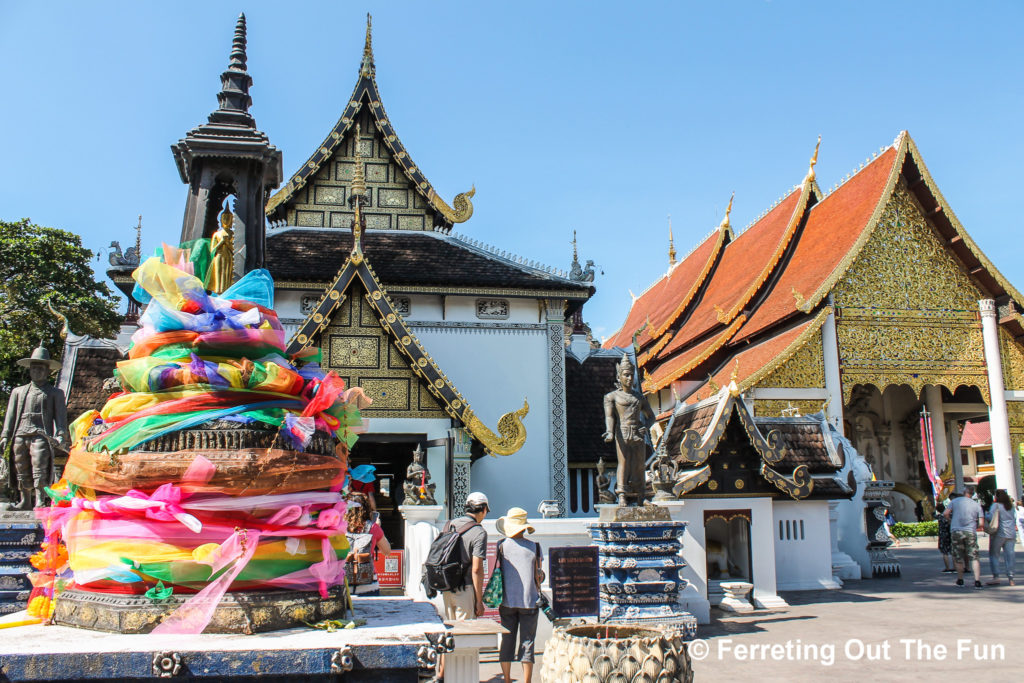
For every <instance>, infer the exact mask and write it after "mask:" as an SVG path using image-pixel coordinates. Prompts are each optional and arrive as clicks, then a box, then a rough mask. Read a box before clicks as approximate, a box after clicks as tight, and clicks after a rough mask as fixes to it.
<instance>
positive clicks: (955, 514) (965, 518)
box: [945, 486, 985, 588]
mask: <svg viewBox="0 0 1024 683" xmlns="http://www.w3.org/2000/svg"><path fill="white" fill-rule="evenodd" d="M958 493H960V495H958V496H957V497H956V498H954V499H953V500H952V501H950V503H949V507H948V508H946V513H945V514H946V518H947V519H948V520H949V530H950V535H951V540H952V543H953V562H954V563H955V564H956V585H958V586H962V585H964V569H965V566H966V564H967V563H968V562H970V563H971V571H972V572H973V573H974V587H975V588H981V562H979V561H978V532H979V531H981V520H982V519H984V518H985V515H984V513H983V512H982V509H981V506H980V505H978V503H977V502H975V500H974V499H973V498H972V497H971V496H972V495H973V494H974V487H973V486H969V487H967V489H966V491H964V492H958Z"/></svg>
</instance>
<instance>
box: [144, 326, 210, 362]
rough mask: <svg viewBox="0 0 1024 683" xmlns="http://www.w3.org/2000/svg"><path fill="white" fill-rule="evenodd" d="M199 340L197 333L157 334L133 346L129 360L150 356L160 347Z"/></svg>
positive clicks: (181, 331) (182, 331)
mask: <svg viewBox="0 0 1024 683" xmlns="http://www.w3.org/2000/svg"><path fill="white" fill-rule="evenodd" d="M198 338H199V333H198V332H192V331H191V330H174V331H173V332H157V333H156V334H154V335H151V336H149V337H146V339H144V340H143V341H142V342H140V343H138V344H135V345H133V346H132V348H131V349H130V350H129V351H128V357H129V358H132V359H134V358H142V357H144V356H149V355H152V354H153V352H154V351H156V350H157V349H158V348H160V347H161V346H164V345H167V344H181V343H188V344H191V343H193V342H194V341H195V340H196V339H198Z"/></svg>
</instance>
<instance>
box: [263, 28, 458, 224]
mask: <svg viewBox="0 0 1024 683" xmlns="http://www.w3.org/2000/svg"><path fill="white" fill-rule="evenodd" d="M364 107H367V108H368V109H369V112H370V115H371V117H372V120H373V122H374V125H375V126H376V127H377V130H379V131H380V134H381V139H382V140H383V142H384V144H385V145H386V146H387V148H388V151H390V152H391V155H392V157H393V159H394V162H395V164H397V165H398V167H399V168H401V169H402V172H403V173H404V174H405V176H406V177H407V178H408V179H409V181H410V182H411V183H412V185H413V187H414V188H415V190H416V192H418V193H419V194H420V195H421V196H422V197H423V199H424V201H426V202H427V204H428V205H429V206H430V207H431V208H432V209H433V210H434V211H435V212H436V213H437V214H439V215H440V216H441V217H443V220H442V222H443V223H444V224H446V225H447V226H448V227H450V226H451V224H453V223H462V222H465V221H467V220H469V218H470V216H472V215H473V204H472V202H471V201H470V200H471V198H472V197H473V195H474V194H475V192H476V190H475V189H471V190H470V191H469V192H464V193H462V194H459V195H456V197H455V200H454V201H453V202H452V203H453V204H454V205H455V207H454V208H453V207H452V206H450V205H449V204H448V203H447V202H445V201H444V200H443V199H441V197H440V196H439V195H438V194H437V192H436V191H435V190H434V186H433V185H431V184H430V181H429V180H427V177H426V176H425V175H424V174H423V171H422V170H420V168H419V166H417V165H416V163H415V162H414V161H413V160H412V157H411V156H410V155H409V152H408V150H406V148H405V145H404V144H402V141H401V140H400V139H399V138H398V134H397V133H396V132H395V129H394V126H392V125H391V121H390V119H388V116H387V112H385V111H384V104H383V102H382V101H381V97H380V91H379V90H378V88H377V69H376V66H375V65H374V60H373V42H372V34H371V24H370V16H369V15H367V18H366V42H365V44H364V46H363V57H362V61H361V62H360V65H359V76H358V78H357V80H356V85H355V88H353V90H352V96H351V97H350V98H349V101H348V104H347V105H346V106H345V109H344V110H343V111H342V113H341V116H340V117H339V118H338V121H337V122H336V123H335V124H334V127H333V128H331V130H330V132H329V133H328V134H327V137H325V138H324V140H323V142H322V143H320V145H319V146H318V147H317V149H316V151H315V152H313V154H312V155H311V156H310V157H309V159H307V160H306V162H305V163H304V164H302V166H301V167H299V170H297V171H296V172H295V173H294V175H292V177H291V178H290V179H289V180H288V182H287V183H286V184H285V185H284V187H282V188H281V189H280V190H278V191H277V192H276V193H275V194H274V195H273V196H272V197H271V198H270V199H269V200H268V201H267V205H266V211H267V217H268V218H270V219H271V220H274V219H283V217H284V216H283V211H282V210H283V208H284V206H285V205H286V204H287V203H288V202H289V201H290V200H291V199H292V198H293V197H295V195H296V193H297V192H299V190H301V189H302V188H303V187H305V186H306V183H307V182H308V181H309V180H310V179H311V178H312V177H313V176H314V175H316V173H317V172H318V171H319V170H320V168H321V167H322V166H323V165H324V164H325V163H327V162H328V161H329V160H330V159H331V157H333V156H334V154H335V151H337V150H338V148H339V147H341V146H342V145H343V143H344V140H345V138H346V136H347V134H348V133H349V131H350V130H352V128H353V126H355V125H356V120H357V114H359V112H360V111H361V110H362V109H363V108H364Z"/></svg>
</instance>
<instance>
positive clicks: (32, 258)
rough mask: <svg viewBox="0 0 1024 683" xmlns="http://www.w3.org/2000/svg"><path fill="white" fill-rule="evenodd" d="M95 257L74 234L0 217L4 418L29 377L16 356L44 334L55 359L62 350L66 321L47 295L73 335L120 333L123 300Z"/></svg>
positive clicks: (0, 347) (1, 397)
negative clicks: (103, 278)
mask: <svg viewBox="0 0 1024 683" xmlns="http://www.w3.org/2000/svg"><path fill="white" fill-rule="evenodd" d="M92 257H93V253H92V252H91V251H89V250H88V249H86V248H84V247H83V246H82V238H81V237H79V236H78V235H76V234H74V233H71V232H67V231H66V230H59V229H57V228H47V227H44V226H41V225H36V224H34V223H31V222H30V221H29V220H28V219H23V220H20V221H17V222H14V223H8V222H6V221H0V419H2V417H3V413H4V412H6V410H7V399H8V397H9V396H10V394H11V390H12V389H13V388H14V387H16V386H18V385H19V384H22V383H24V382H26V381H28V374H27V371H26V370H25V369H24V368H21V367H18V366H17V365H15V363H16V361H17V360H18V359H19V358H24V357H26V356H28V355H29V354H30V353H32V349H34V348H35V347H36V346H38V345H39V341H40V339H42V340H43V345H44V346H46V347H47V349H49V351H50V355H51V356H52V357H53V358H58V359H59V358H60V355H61V353H62V352H63V340H62V339H61V336H60V332H61V329H62V328H63V323H62V322H61V321H60V320H59V319H58V318H57V317H55V316H54V315H53V314H52V313H50V311H49V310H48V309H47V307H46V301H47V300H49V301H50V303H51V304H52V305H53V307H54V308H56V309H57V310H58V311H60V312H61V313H62V314H64V315H65V316H67V318H68V322H69V323H70V327H71V330H72V332H74V333H75V334H90V335H93V336H95V337H111V336H113V335H114V334H116V333H117V330H118V328H119V326H120V323H121V314H120V313H119V312H118V304H119V301H120V300H119V298H118V297H116V296H114V293H113V292H112V291H111V290H110V288H109V287H108V286H107V285H106V284H104V283H101V282H97V281H96V276H95V274H94V273H93V270H92V265H91V260H92Z"/></svg>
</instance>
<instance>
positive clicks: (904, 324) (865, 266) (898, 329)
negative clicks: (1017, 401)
mask: <svg viewBox="0 0 1024 683" xmlns="http://www.w3.org/2000/svg"><path fill="white" fill-rule="evenodd" d="M832 297H833V301H834V304H835V306H836V309H837V315H836V319H837V337H838V342H839V360H840V367H841V373H842V380H843V394H844V396H843V398H844V402H849V400H850V395H851V392H852V390H853V387H854V385H856V384H872V385H874V386H876V387H880V388H884V387H886V386H888V385H890V384H893V385H900V384H906V385H908V386H910V387H911V388H912V389H913V390H914V391H915V393H920V391H921V389H922V388H923V387H924V386H925V385H926V384H935V385H938V386H945V387H947V388H948V389H949V390H950V391H954V390H955V389H956V387H957V386H959V385H968V386H969V385H975V386H978V387H979V388H981V389H982V393H983V395H984V396H985V398H986V400H987V398H988V379H987V376H986V371H985V355H984V349H983V346H982V338H981V323H980V322H979V319H978V300H979V299H980V298H982V297H981V293H980V292H979V291H978V289H977V287H975V286H974V284H973V283H972V282H971V281H970V280H969V279H968V277H967V275H966V274H965V273H964V272H963V270H962V268H961V267H960V265H959V264H958V263H957V262H956V261H955V259H954V258H953V257H952V256H951V255H950V253H949V251H948V250H947V249H946V248H945V246H944V245H943V244H942V242H941V241H940V240H939V238H938V237H937V236H936V235H935V233H934V232H933V231H932V229H931V227H930V226H929V225H928V223H927V221H926V219H925V217H924V214H923V212H922V210H921V208H920V206H919V205H918V204H917V202H916V200H915V199H914V198H913V197H912V196H911V195H910V193H909V192H908V191H907V189H906V188H905V187H904V186H903V185H902V184H901V185H900V186H898V187H897V188H896V190H895V191H894V192H893V195H892V197H891V199H890V201H889V203H888V205H887V206H886V207H885V209H884V210H883V212H882V215H881V217H880V219H879V222H878V225H877V226H876V227H875V229H874V232H873V234H872V235H871V237H870V238H869V239H868V242H867V243H866V244H865V245H864V247H863V249H862V250H861V251H860V253H859V254H858V255H857V257H856V261H854V263H853V265H852V266H851V267H850V268H849V269H848V270H847V271H846V273H845V274H844V275H843V277H842V279H840V281H839V282H838V283H837V284H836V286H835V287H834V288H833V290H832Z"/></svg>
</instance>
